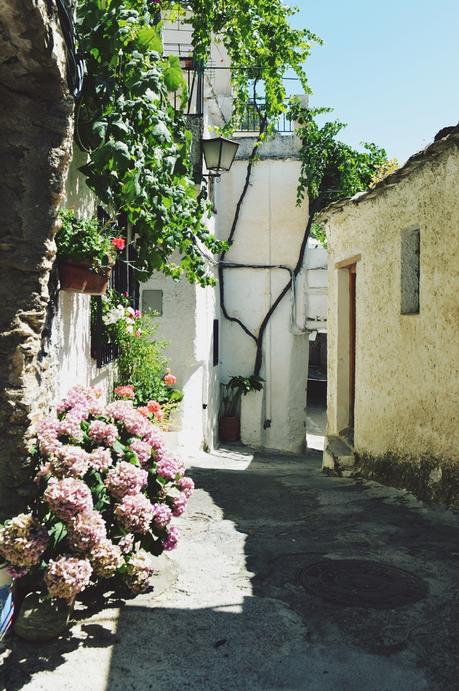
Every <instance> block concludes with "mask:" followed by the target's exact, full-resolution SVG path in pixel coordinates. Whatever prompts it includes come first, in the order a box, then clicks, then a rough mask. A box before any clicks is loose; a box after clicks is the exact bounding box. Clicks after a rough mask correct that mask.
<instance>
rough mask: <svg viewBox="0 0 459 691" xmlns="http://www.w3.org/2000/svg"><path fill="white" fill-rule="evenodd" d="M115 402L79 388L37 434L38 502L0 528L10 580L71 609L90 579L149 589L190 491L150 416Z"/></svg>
mask: <svg viewBox="0 0 459 691" xmlns="http://www.w3.org/2000/svg"><path fill="white" fill-rule="evenodd" d="M118 395H120V396H121V400H115V401H113V402H112V403H110V404H108V405H103V404H102V402H101V396H100V392H99V391H98V390H97V389H94V388H84V387H81V386H77V387H75V388H73V389H72V390H71V391H69V392H68V394H67V396H66V397H65V398H64V399H63V400H62V401H61V402H60V403H59V404H58V406H57V408H56V414H55V415H54V416H49V417H47V418H45V419H43V420H42V421H41V422H40V423H39V424H38V426H37V437H36V442H35V444H34V448H33V450H32V453H31V466H32V467H33V468H34V475H35V482H36V485H37V490H38V496H37V497H36V498H35V499H34V501H33V503H32V504H31V506H30V511H29V512H28V513H24V514H20V515H18V516H15V517H14V518H12V519H10V520H9V521H7V522H6V523H5V524H4V525H3V526H0V556H1V558H2V559H3V561H4V563H5V565H6V567H7V568H8V570H9V573H10V574H12V576H13V577H14V578H21V577H23V576H25V575H29V576H33V577H34V578H35V579H41V582H42V583H43V586H44V587H46V589H47V591H48V593H49V595H50V596H51V597H57V598H61V599H63V600H65V601H66V602H68V603H73V601H74V600H75V598H76V597H77V596H78V594H79V593H80V592H81V591H82V590H84V589H85V588H86V587H87V586H88V585H89V584H90V583H94V582H97V580H98V579H109V578H113V577H117V578H121V579H122V580H123V581H124V582H125V583H126V584H127V586H128V587H129V588H130V589H131V590H132V592H134V593H139V592H142V591H144V590H146V589H147V588H148V587H149V582H150V579H151V576H152V574H153V572H154V556H156V555H159V554H161V553H162V552H163V551H164V550H166V551H168V550H171V549H173V548H174V547H175V546H176V544H177V541H178V531H177V529H176V527H175V526H173V525H172V522H173V519H174V517H176V516H180V515H181V514H182V513H183V511H184V510H185V506H186V503H187V501H188V499H189V497H190V496H191V493H192V491H193V488H194V484H193V481H192V480H191V479H190V478H188V477H186V476H185V467H184V465H183V463H182V462H181V461H180V460H179V459H178V458H175V457H173V456H171V455H170V453H169V452H168V451H167V448H166V446H165V444H164V440H163V436H162V433H161V431H160V430H159V428H158V426H157V425H155V424H154V421H155V419H156V418H155V415H157V414H158V413H160V409H161V407H160V406H159V404H157V403H156V402H155V401H151V402H150V403H151V405H150V404H149V406H148V407H147V410H148V415H145V414H142V412H140V411H139V409H137V408H136V407H135V405H134V402H133V400H132V397H131V389H130V388H129V389H126V390H124V389H122V390H121V391H118Z"/></svg>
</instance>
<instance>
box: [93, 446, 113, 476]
mask: <svg viewBox="0 0 459 691" xmlns="http://www.w3.org/2000/svg"><path fill="white" fill-rule="evenodd" d="M89 463H90V465H91V467H92V468H94V469H95V470H100V471H101V472H104V471H106V470H108V469H109V467H110V466H111V465H112V454H111V453H110V450H109V449H104V448H102V447H101V446H99V447H97V449H94V451H91V453H90V454H89Z"/></svg>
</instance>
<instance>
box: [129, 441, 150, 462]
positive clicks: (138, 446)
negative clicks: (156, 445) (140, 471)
mask: <svg viewBox="0 0 459 691" xmlns="http://www.w3.org/2000/svg"><path fill="white" fill-rule="evenodd" d="M129 448H130V449H131V450H132V451H134V452H135V453H136V454H137V458H138V459H139V463H140V465H141V466H143V467H144V468H145V467H148V464H149V462H150V461H151V452H152V450H153V447H152V446H151V445H150V444H148V443H147V442H146V441H142V440H141V439H132V440H131V443H130V445H129Z"/></svg>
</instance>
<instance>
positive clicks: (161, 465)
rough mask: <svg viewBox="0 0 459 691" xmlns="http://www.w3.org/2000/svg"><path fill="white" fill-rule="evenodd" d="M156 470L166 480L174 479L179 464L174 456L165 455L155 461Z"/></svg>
mask: <svg viewBox="0 0 459 691" xmlns="http://www.w3.org/2000/svg"><path fill="white" fill-rule="evenodd" d="M156 472H157V473H158V475H161V477H164V478H166V480H175V478H176V476H177V474H178V472H179V466H178V464H177V462H176V460H175V459H174V458H170V457H166V458H163V459H161V460H160V461H158V462H157V464H156Z"/></svg>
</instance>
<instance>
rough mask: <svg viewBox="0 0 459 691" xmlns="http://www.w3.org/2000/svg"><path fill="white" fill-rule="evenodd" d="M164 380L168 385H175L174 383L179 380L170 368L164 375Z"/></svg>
mask: <svg viewBox="0 0 459 691" xmlns="http://www.w3.org/2000/svg"><path fill="white" fill-rule="evenodd" d="M163 381H164V383H165V384H166V386H174V384H175V383H176V381H177V377H176V376H175V374H171V372H170V370H167V371H166V374H165V375H164V377H163Z"/></svg>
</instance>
